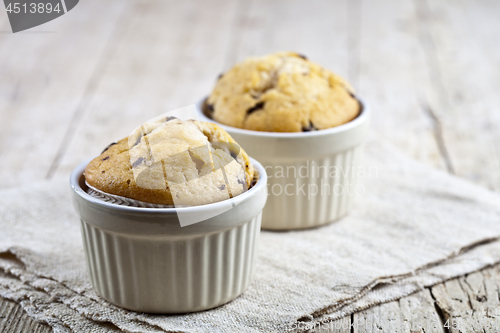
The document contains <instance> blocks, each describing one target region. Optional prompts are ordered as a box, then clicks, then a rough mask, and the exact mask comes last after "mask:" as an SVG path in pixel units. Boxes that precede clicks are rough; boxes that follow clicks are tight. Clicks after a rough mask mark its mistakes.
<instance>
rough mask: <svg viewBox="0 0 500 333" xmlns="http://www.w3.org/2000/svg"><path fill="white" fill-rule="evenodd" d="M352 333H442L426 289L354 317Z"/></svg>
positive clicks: (438, 319)
mask: <svg viewBox="0 0 500 333" xmlns="http://www.w3.org/2000/svg"><path fill="white" fill-rule="evenodd" d="M353 332H356V333H358V332H359V333H372V332H391V333H415V332H422V333H423V332H426V333H430V332H433V333H437V332H444V328H443V326H442V323H441V320H440V318H439V315H438V314H437V313H436V311H435V308H434V300H433V299H432V297H431V295H430V292H429V290H428V289H425V290H423V291H420V292H417V293H415V294H413V295H410V296H407V297H404V298H402V299H400V300H399V301H393V302H389V303H386V304H382V305H379V306H376V307H372V308H369V309H367V310H364V311H361V312H359V313H355V314H354V316H353Z"/></svg>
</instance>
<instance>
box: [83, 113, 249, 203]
mask: <svg viewBox="0 0 500 333" xmlns="http://www.w3.org/2000/svg"><path fill="white" fill-rule="evenodd" d="M253 178H254V170H253V166H252V165H251V163H250V160H249V158H248V155H247V154H246V153H245V151H244V150H243V149H241V148H240V147H239V146H238V145H237V144H236V142H235V141H234V140H233V139H232V138H231V136H230V135H229V134H228V133H227V132H226V131H224V130H223V129H222V128H220V127H219V126H217V125H215V124H212V123H204V122H198V121H194V120H188V121H182V120H179V119H177V118H173V117H167V118H166V119H165V118H163V119H161V120H158V121H153V122H148V123H145V124H143V125H142V126H140V127H138V128H137V129H136V130H134V132H133V133H132V134H131V135H130V136H129V137H127V138H124V139H122V140H120V141H118V142H117V143H113V144H111V145H110V146H108V147H107V148H106V149H105V150H104V151H103V152H102V153H101V155H100V156H98V157H96V158H95V159H93V160H92V161H91V162H90V163H89V164H88V165H87V168H86V169H85V180H86V182H87V183H88V184H89V185H90V186H92V187H94V188H96V189H98V190H100V191H102V192H106V193H109V194H113V195H118V196H122V197H126V198H130V199H135V200H139V201H143V202H148V203H153V204H164V205H183V206H194V205H202V204H208V203H213V202H217V201H222V200H225V199H228V198H231V197H234V196H237V195H239V194H241V193H243V192H245V191H246V190H247V189H248V188H249V186H250V184H251V182H252V180H253Z"/></svg>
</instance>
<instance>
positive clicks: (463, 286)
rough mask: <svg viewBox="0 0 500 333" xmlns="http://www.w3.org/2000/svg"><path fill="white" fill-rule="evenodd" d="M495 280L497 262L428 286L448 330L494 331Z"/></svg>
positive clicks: (497, 309) (498, 318) (498, 306)
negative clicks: (478, 270)
mask: <svg viewBox="0 0 500 333" xmlns="http://www.w3.org/2000/svg"><path fill="white" fill-rule="evenodd" d="M499 281H500V267H499V266H498V265H497V266H495V267H493V268H488V269H485V270H482V271H480V272H476V273H472V274H469V275H467V276H465V277H460V278H458V279H453V280H451V281H448V282H446V283H444V284H440V285H437V286H435V287H433V288H432V295H433V296H434V298H435V299H436V302H437V305H438V307H439V309H440V310H441V311H442V313H443V315H444V320H445V324H446V326H447V327H448V329H449V332H452V333H455V332H456V333H459V332H460V333H462V332H463V333H465V332H498V330H499V328H500V303H499V298H498V295H499V292H500V289H499V286H500V283H499Z"/></svg>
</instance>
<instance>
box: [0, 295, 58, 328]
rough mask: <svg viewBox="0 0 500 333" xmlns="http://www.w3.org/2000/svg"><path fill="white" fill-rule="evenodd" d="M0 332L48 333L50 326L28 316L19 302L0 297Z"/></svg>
mask: <svg viewBox="0 0 500 333" xmlns="http://www.w3.org/2000/svg"><path fill="white" fill-rule="evenodd" d="M0 332H3V333H18V332H30V333H50V332H52V328H51V327H50V326H49V325H46V324H42V323H39V322H37V321H36V320H34V319H32V318H31V317H29V316H28V315H27V314H26V312H24V311H23V310H22V308H21V306H20V305H19V304H17V303H14V302H12V301H9V300H6V299H3V298H0Z"/></svg>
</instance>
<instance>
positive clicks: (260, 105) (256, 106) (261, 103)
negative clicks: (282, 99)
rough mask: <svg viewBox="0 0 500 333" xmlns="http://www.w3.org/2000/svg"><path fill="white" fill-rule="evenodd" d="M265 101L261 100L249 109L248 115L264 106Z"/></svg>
mask: <svg viewBox="0 0 500 333" xmlns="http://www.w3.org/2000/svg"><path fill="white" fill-rule="evenodd" d="M264 104H265V102H259V103H257V104H255V105H254V106H252V107H251V108H250V109H248V110H247V115H249V114H251V113H253V112H255V111H258V110H260V109H263V108H264Z"/></svg>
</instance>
